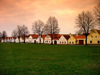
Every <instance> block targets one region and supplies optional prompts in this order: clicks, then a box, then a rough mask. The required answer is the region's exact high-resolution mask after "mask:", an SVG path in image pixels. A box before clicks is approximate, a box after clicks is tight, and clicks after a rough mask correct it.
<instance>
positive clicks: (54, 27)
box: [47, 16, 60, 44]
mask: <svg viewBox="0 0 100 75" xmlns="http://www.w3.org/2000/svg"><path fill="white" fill-rule="evenodd" d="M47 25H48V26H47V27H48V33H49V34H51V44H53V34H58V33H59V31H60V28H59V27H58V20H57V19H56V18H55V17H51V16H50V17H49V18H48V20H47Z"/></svg>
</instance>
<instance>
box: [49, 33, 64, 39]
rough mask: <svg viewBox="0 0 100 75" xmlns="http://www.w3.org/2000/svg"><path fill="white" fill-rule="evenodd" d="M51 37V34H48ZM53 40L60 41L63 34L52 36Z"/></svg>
mask: <svg viewBox="0 0 100 75" xmlns="http://www.w3.org/2000/svg"><path fill="white" fill-rule="evenodd" d="M48 35H49V36H50V37H51V34H48ZM52 36H53V40H59V38H60V37H61V36H62V34H52Z"/></svg>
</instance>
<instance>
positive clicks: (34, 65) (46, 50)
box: [0, 43, 100, 75]
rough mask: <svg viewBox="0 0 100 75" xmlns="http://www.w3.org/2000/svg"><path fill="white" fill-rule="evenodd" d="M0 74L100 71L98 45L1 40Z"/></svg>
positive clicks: (91, 74) (71, 74)
mask: <svg viewBox="0 0 100 75" xmlns="http://www.w3.org/2000/svg"><path fill="white" fill-rule="evenodd" d="M0 75H100V46H70V45H45V44H40V45H39V44H16V43H15V44H14V43H0Z"/></svg>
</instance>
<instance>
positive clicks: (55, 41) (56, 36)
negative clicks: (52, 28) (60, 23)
mask: <svg viewBox="0 0 100 75" xmlns="http://www.w3.org/2000/svg"><path fill="white" fill-rule="evenodd" d="M61 36H62V34H52V37H53V39H52V40H53V44H59V43H60V42H59V38H60V37H61ZM45 43H46V44H51V34H48V35H47V36H46V37H45Z"/></svg>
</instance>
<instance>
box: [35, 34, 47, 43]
mask: <svg viewBox="0 0 100 75" xmlns="http://www.w3.org/2000/svg"><path fill="white" fill-rule="evenodd" d="M45 37H46V35H42V36H41V43H44V39H45ZM36 41H37V42H38V43H40V36H38V38H37V40H36Z"/></svg>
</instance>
